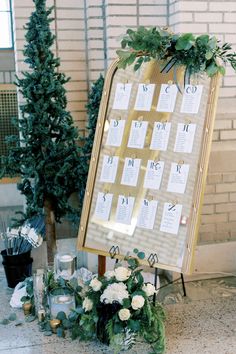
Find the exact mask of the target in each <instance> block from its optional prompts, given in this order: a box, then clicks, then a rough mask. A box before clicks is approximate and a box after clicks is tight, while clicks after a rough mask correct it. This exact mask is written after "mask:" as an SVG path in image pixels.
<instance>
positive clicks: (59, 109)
mask: <svg viewBox="0 0 236 354" xmlns="http://www.w3.org/2000/svg"><path fill="white" fill-rule="evenodd" d="M34 3H35V11H34V12H33V13H32V14H31V16H30V19H29V22H28V23H27V24H26V26H25V29H26V35H25V38H26V45H25V48H24V56H25V60H24V61H25V63H27V64H28V66H29V69H30V71H27V72H23V73H22V77H21V78H20V77H18V78H17V81H16V85H17V86H18V88H19V91H20V93H21V94H22V96H23V98H24V103H23V104H22V105H21V106H20V110H21V114H20V117H19V120H18V119H17V120H15V121H14V124H15V127H16V129H17V131H18V132H19V136H20V138H19V136H11V137H8V142H9V154H8V156H4V157H2V166H3V169H2V170H1V171H0V176H4V175H6V174H8V175H9V176H16V175H18V176H21V178H22V180H21V183H19V184H18V189H19V190H20V191H21V193H22V194H23V195H24V196H25V197H26V212H25V214H23V215H22V216H21V217H22V220H21V221H20V222H21V223H23V221H24V220H25V219H27V218H29V217H31V216H33V215H35V214H38V213H42V212H43V209H44V206H45V200H49V201H50V203H51V208H52V211H53V213H54V214H55V219H56V221H58V222H60V221H61V220H62V218H63V217H64V216H68V217H71V218H72V219H73V220H74V221H79V219H80V214H81V211H82V204H83V197H84V191H85V186H86V180H87V174H88V167H89V160H90V156H91V151H92V145H93V139H94V134H95V127H96V120H97V115H98V109H99V104H100V100H101V95H102V88H103V82H104V80H103V78H102V77H100V78H99V79H98V80H97V82H96V83H95V84H94V86H93V88H92V90H91V92H90V94H89V103H88V106H87V108H88V114H89V120H88V127H87V128H88V136H87V137H86V138H85V139H84V138H82V136H79V132H78V130H77V129H76V128H75V127H74V126H73V120H72V117H71V114H70V113H69V112H68V111H67V110H66V106H67V99H66V90H65V87H64V85H65V84H66V83H67V82H68V81H69V78H66V77H65V75H64V74H63V73H61V72H60V71H59V66H60V61H59V58H56V57H55V56H54V54H53V52H52V50H51V49H50V48H51V46H52V45H53V43H54V40H55V36H54V35H53V34H52V32H51V30H50V23H51V22H52V18H51V17H50V16H51V12H52V8H49V9H47V8H46V0H34ZM82 145H83V146H82ZM81 146H82V147H81ZM74 192H76V193H77V195H78V196H79V201H78V205H77V207H76V208H74V207H72V205H71V204H70V201H69V198H70V196H71V195H72V193H74Z"/></svg>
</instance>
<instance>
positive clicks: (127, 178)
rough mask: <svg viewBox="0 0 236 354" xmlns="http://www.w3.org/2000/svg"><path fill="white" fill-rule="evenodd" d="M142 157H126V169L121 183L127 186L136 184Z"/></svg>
mask: <svg viewBox="0 0 236 354" xmlns="http://www.w3.org/2000/svg"><path fill="white" fill-rule="evenodd" d="M140 164H141V159H132V158H130V157H126V158H125V164H124V169H123V173H122V178H121V184H125V185H127V186H136V185H137V182H138V175H139V169H140Z"/></svg>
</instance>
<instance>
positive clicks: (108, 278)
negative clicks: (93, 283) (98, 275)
mask: <svg viewBox="0 0 236 354" xmlns="http://www.w3.org/2000/svg"><path fill="white" fill-rule="evenodd" d="M114 276H115V272H114V270H107V271H106V273H105V274H104V277H106V278H107V280H110V279H111V278H112V277H114Z"/></svg>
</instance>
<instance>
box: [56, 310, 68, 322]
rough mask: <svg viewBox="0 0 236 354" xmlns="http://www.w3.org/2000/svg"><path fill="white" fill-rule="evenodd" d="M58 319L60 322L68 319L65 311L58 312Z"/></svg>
mask: <svg viewBox="0 0 236 354" xmlns="http://www.w3.org/2000/svg"><path fill="white" fill-rule="evenodd" d="M56 318H57V319H58V320H60V321H62V320H64V319H66V314H65V312H63V311H60V312H58V314H57V317H56Z"/></svg>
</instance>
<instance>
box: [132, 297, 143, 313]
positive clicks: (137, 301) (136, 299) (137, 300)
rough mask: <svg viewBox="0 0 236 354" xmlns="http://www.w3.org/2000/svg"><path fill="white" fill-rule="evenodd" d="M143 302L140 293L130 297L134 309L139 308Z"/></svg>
mask: <svg viewBox="0 0 236 354" xmlns="http://www.w3.org/2000/svg"><path fill="white" fill-rule="evenodd" d="M144 303H145V299H144V297H143V296H142V295H135V296H134V297H133V298H132V302H131V306H132V308H133V309H134V310H138V309H141V308H142V307H143V305H144Z"/></svg>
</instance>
